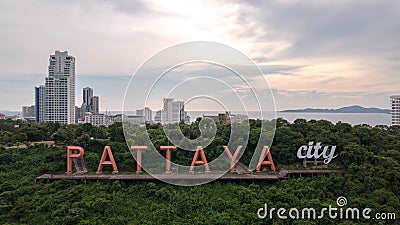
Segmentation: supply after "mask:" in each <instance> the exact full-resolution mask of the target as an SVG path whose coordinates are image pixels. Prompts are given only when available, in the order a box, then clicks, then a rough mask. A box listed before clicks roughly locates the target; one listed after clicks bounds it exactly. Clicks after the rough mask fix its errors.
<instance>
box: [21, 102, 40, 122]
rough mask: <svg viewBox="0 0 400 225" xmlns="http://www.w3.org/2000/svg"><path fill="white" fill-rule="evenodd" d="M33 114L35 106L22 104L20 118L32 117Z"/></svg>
mask: <svg viewBox="0 0 400 225" xmlns="http://www.w3.org/2000/svg"><path fill="white" fill-rule="evenodd" d="M33 117H36V116H35V106H34V105H31V106H22V113H21V118H22V119H25V118H33Z"/></svg>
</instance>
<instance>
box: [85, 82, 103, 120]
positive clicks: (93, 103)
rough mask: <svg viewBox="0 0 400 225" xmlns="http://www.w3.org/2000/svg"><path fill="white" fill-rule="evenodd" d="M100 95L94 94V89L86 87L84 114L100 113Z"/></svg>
mask: <svg viewBox="0 0 400 225" xmlns="http://www.w3.org/2000/svg"><path fill="white" fill-rule="evenodd" d="M99 108H100V107H99V97H98V96H94V95H93V89H92V88H90V87H84V88H83V92H82V107H81V110H82V112H83V114H85V113H86V112H90V113H92V114H99Z"/></svg>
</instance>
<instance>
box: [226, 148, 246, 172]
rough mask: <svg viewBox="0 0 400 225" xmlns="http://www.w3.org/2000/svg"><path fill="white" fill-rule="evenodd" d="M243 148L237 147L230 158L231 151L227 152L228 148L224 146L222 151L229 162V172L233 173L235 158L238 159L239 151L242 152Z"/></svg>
mask: <svg viewBox="0 0 400 225" xmlns="http://www.w3.org/2000/svg"><path fill="white" fill-rule="evenodd" d="M242 148H243V146H241V145H239V146H238V147H237V149H236V151H235V153H234V154H233V156H232V153H231V151H230V150H229V148H228V146H224V150H225V152H226V154H227V155H228V158H229V161H231V171H235V165H236V162H235V160H236V158H237V157H238V155H239V153H240V151H241V150H242Z"/></svg>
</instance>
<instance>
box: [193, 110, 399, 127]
mask: <svg viewBox="0 0 400 225" xmlns="http://www.w3.org/2000/svg"><path fill="white" fill-rule="evenodd" d="M203 114H204V115H216V114H218V112H204V111H189V112H188V115H189V116H190V120H195V119H196V118H197V117H202V115H203ZM259 114H260V113H258V112H254V111H250V112H248V116H249V118H250V119H257V117H258V116H259ZM268 115H270V116H268ZM272 115H273V114H272V113H267V116H266V117H267V118H266V119H273V118H272V117H273V116H272ZM268 117H269V118H268ZM276 118H283V119H285V120H287V121H289V122H291V123H292V122H293V121H295V120H296V119H298V118H301V119H306V120H307V121H308V120H328V121H330V122H332V123H334V124H336V123H337V122H339V121H341V122H343V123H349V124H351V125H353V126H354V125H359V124H368V125H370V126H376V125H387V126H390V125H391V119H392V116H391V115H390V114H385V113H292V112H290V113H289V112H277V113H276Z"/></svg>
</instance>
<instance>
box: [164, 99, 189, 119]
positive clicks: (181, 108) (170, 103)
mask: <svg viewBox="0 0 400 225" xmlns="http://www.w3.org/2000/svg"><path fill="white" fill-rule="evenodd" d="M163 103H164V104H163V111H162V114H161V116H162V123H176V122H180V121H185V119H186V115H187V114H186V112H185V104H184V102H181V101H174V99H172V98H164V99H163Z"/></svg>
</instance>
